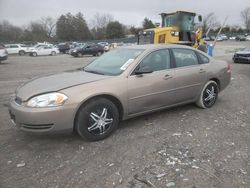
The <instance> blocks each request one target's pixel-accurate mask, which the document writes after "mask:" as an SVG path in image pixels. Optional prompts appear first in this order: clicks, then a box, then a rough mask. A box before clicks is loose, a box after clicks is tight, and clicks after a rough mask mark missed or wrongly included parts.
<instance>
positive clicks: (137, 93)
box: [128, 49, 175, 115]
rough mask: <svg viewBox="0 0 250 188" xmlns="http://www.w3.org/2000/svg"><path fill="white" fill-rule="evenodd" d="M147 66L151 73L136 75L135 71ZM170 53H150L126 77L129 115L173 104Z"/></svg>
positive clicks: (173, 85) (163, 50) (166, 51)
mask: <svg viewBox="0 0 250 188" xmlns="http://www.w3.org/2000/svg"><path fill="white" fill-rule="evenodd" d="M145 66H148V67H150V68H151V69H152V70H153V72H152V73H146V74H139V75H136V74H135V71H136V70H138V69H141V68H142V67H145ZM171 67H172V65H171V62H170V53H169V51H168V50H167V49H161V50H157V51H154V52H152V53H150V54H149V55H148V56H146V57H145V58H144V59H143V60H142V61H141V62H140V63H139V65H138V66H137V67H136V69H135V71H134V72H133V73H132V74H131V75H130V76H129V77H128V103H129V104H128V108H129V109H128V111H129V115H133V114H137V113H142V112H147V111H151V110H154V109H157V108H161V107H165V106H169V105H172V104H174V102H175V92H174V87H175V83H174V79H173V77H174V71H173V69H171Z"/></svg>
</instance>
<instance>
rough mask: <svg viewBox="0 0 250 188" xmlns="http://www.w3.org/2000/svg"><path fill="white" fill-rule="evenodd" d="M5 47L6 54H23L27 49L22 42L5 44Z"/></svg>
mask: <svg viewBox="0 0 250 188" xmlns="http://www.w3.org/2000/svg"><path fill="white" fill-rule="evenodd" d="M5 48H6V50H7V52H8V54H19V55H20V56H22V55H24V54H25V53H26V51H27V47H26V45H24V44H6V45H5Z"/></svg>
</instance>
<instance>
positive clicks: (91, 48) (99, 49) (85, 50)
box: [71, 43, 104, 57]
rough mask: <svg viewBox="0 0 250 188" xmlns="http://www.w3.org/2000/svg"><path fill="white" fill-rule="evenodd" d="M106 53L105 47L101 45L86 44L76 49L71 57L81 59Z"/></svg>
mask: <svg viewBox="0 0 250 188" xmlns="http://www.w3.org/2000/svg"><path fill="white" fill-rule="evenodd" d="M103 53H104V48H103V46H101V45H99V44H92V43H91V44H86V45H85V46H83V47H79V48H75V49H74V50H73V51H72V52H71V55H72V56H74V57H81V56H83V55H93V56H100V55H102V54H103Z"/></svg>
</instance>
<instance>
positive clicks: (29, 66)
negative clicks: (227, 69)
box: [0, 42, 250, 188]
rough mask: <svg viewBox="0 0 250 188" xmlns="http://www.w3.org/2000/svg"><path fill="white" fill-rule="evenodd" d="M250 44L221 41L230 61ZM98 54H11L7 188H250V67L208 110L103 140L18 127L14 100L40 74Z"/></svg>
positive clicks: (1, 117) (1, 130)
mask: <svg viewBox="0 0 250 188" xmlns="http://www.w3.org/2000/svg"><path fill="white" fill-rule="evenodd" d="M246 45H250V43H247V42H241V43H240V42H239V43H236V42H222V43H218V46H217V48H216V52H215V55H216V56H217V58H218V59H224V60H226V61H228V62H230V63H232V61H231V57H232V52H233V50H234V49H237V48H241V47H243V46H246ZM91 60H93V57H83V58H73V57H70V56H68V55H58V56H54V57H50V56H47V57H36V58H32V57H29V56H23V57H19V56H11V57H9V59H8V60H7V61H5V62H4V63H3V64H0V122H1V127H0V159H1V160H0V187H4V188H5V187H25V188H27V187H84V188H112V187H122V188H123V187H128V188H139V187H145V188H147V187H157V188H161V187H163V188H165V187H192V188H195V187H196V188H199V187H202V188H203V187H209V188H210V187H226V188H230V187H232V188H235V187H250V176H249V174H250V152H249V146H250V97H249V96H250V87H249V86H250V65H247V64H233V65H232V68H233V73H232V82H231V84H230V86H229V87H228V88H227V89H226V90H224V91H223V92H222V93H221V94H220V96H219V100H218V101H217V103H216V105H215V106H214V107H213V108H211V109H207V110H202V109H199V108H197V107H196V106H195V105H193V104H190V105H186V106H181V107H177V108H173V109H169V110H164V111H162V112H158V113H154V114H151V115H147V116H141V117H139V118H135V119H131V120H128V121H124V122H122V123H121V125H120V128H119V129H118V131H117V132H115V134H113V135H112V136H111V137H109V138H108V139H106V140H103V141H100V142H92V143H90V142H85V141H83V140H82V139H81V138H80V137H78V136H77V135H75V134H57V135H39V136H38V135H32V134H27V133H23V132H20V131H18V130H16V128H15V127H13V126H12V124H11V122H10V120H9V114H8V107H7V106H8V100H9V98H10V96H11V95H13V93H14V90H15V88H16V87H17V86H18V85H19V84H21V83H23V82H25V81H27V80H29V79H31V78H32V77H35V76H41V75H43V74H45V73H48V72H49V73H51V72H60V71H63V70H68V69H74V68H78V67H81V66H83V65H85V64H87V63H89V62H90V61H91Z"/></svg>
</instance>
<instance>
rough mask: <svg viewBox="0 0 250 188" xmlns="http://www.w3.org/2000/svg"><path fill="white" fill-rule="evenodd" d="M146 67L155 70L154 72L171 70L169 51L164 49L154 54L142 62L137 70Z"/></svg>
mask: <svg viewBox="0 0 250 188" xmlns="http://www.w3.org/2000/svg"><path fill="white" fill-rule="evenodd" d="M144 66H149V67H150V68H152V69H153V71H160V70H165V69H169V68H170V55H169V51H168V50H166V49H164V50H157V51H155V52H152V53H151V54H149V55H148V56H147V57H145V58H144V59H143V60H142V61H141V63H140V64H139V66H138V67H137V69H140V68H142V67H144Z"/></svg>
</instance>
